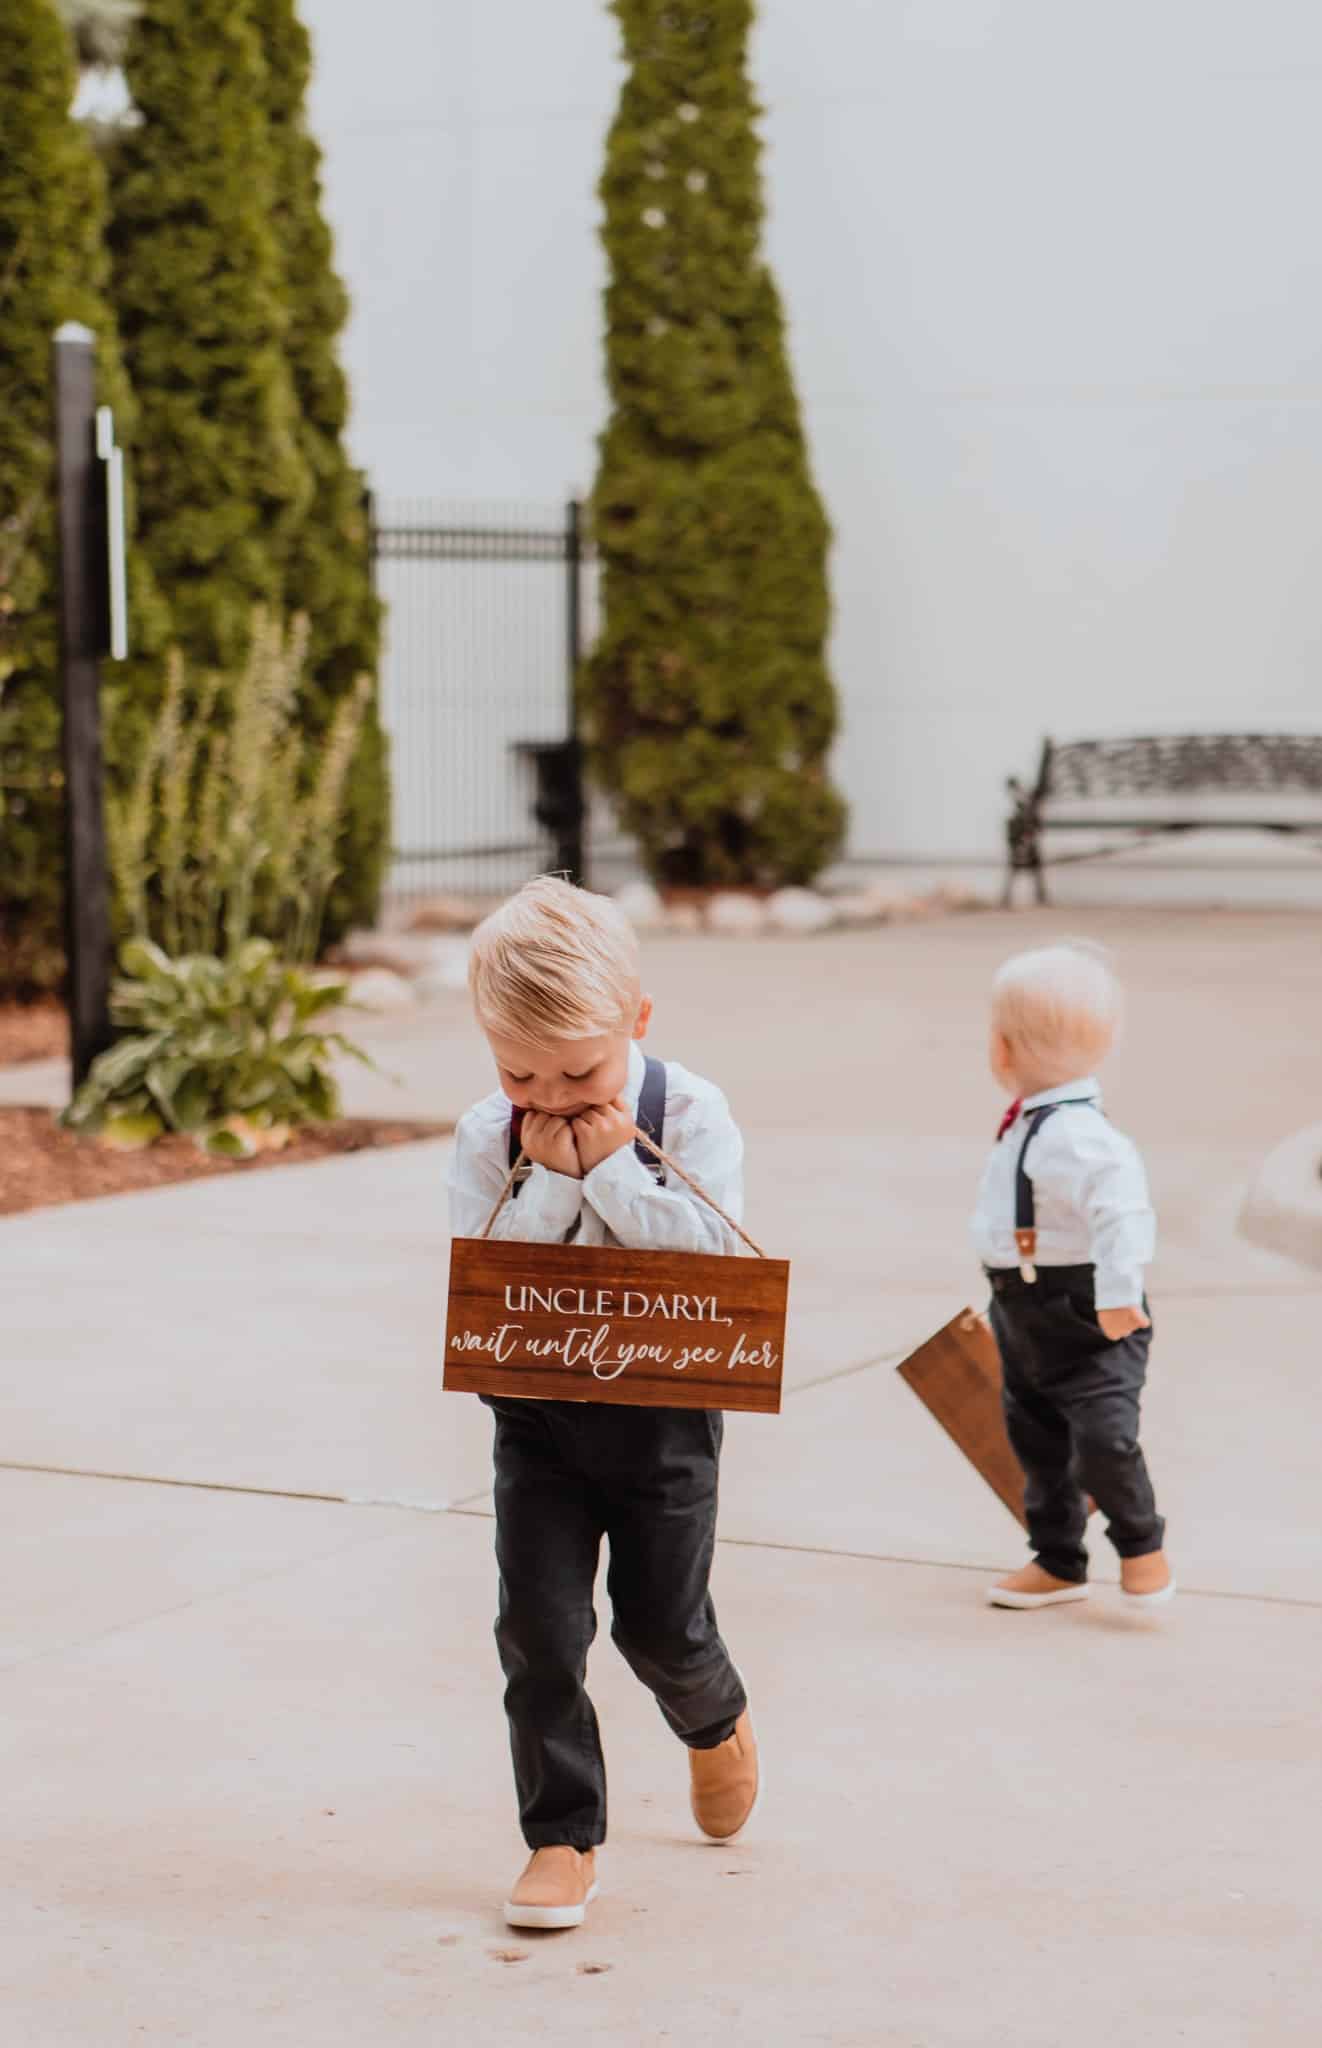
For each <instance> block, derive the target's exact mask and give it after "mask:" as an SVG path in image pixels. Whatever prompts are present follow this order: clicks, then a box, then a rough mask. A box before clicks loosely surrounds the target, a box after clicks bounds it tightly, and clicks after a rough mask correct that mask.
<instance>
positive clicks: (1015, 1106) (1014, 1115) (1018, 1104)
mask: <svg viewBox="0 0 1322 2048" xmlns="http://www.w3.org/2000/svg"><path fill="white" fill-rule="evenodd" d="M1023 1106H1024V1098H1023V1096H1022V1095H1021V1096H1019V1098H1018V1099H1017V1101H1014V1102H1012V1103H1011V1104H1010V1107H1009V1108H1008V1109H1007V1110H1006V1112H1005V1115H1004V1116H1003V1117H1002V1118H1001V1128H1000V1130H999V1131H998V1132H997V1133H996V1142H997V1144H998V1145H999V1144H1000V1142H1001V1139H1002V1138H1003V1137H1004V1136H1005V1134H1006V1132H1007V1131H1012V1130H1013V1129H1014V1127H1015V1125H1016V1123H1017V1122H1018V1121H1019V1112H1020V1110H1021V1109H1022V1108H1023Z"/></svg>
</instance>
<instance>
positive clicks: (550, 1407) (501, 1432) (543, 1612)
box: [487, 1400, 747, 1849]
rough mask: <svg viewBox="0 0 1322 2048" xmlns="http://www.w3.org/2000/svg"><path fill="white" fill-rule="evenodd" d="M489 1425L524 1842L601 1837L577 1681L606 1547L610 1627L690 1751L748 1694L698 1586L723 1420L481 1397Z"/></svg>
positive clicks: (584, 1702) (593, 1753)
mask: <svg viewBox="0 0 1322 2048" xmlns="http://www.w3.org/2000/svg"><path fill="white" fill-rule="evenodd" d="M487 1406H488V1407H490V1408H491V1409H493V1411H494V1413H495V1418H496V1436H495V1468H496V1558H497V1562H498V1564H499V1566H500V1613H499V1618H498V1620H497V1622H496V1642H497V1645H498V1647H499V1650H500V1661H501V1667H502V1669H503V1671H504V1673H505V1711H506V1713H507V1715H508V1716H509V1724H510V1749H511V1753H512V1755H513V1759H514V1778H515V1784H516V1787H517V1790H518V1798H519V1819H520V1821H521V1823H522V1826H523V1833H524V1839H525V1840H526V1841H527V1843H528V1846H529V1847H530V1848H533V1849H537V1848H546V1847H549V1846H551V1845H553V1844H555V1843H561V1842H567V1843H569V1844H571V1845H572V1846H573V1847H574V1848H576V1849H591V1848H594V1847H595V1846H596V1845H597V1843H599V1842H603V1841H604V1840H605V1838H606V1771H605V1765H604V1762H603V1759H602V1753H601V1738H600V1735H599V1733H598V1729H597V1717H596V1713H595V1712H594V1710H593V1706H592V1702H591V1700H590V1699H589V1698H588V1695H587V1692H586V1690H585V1688H584V1683H583V1681H584V1674H585V1671H586V1666H587V1654H588V1649H589V1646H590V1644H591V1642H592V1640H593V1637H594V1636H595V1635H596V1632H597V1616H596V1611H595V1609H594V1607H593V1600H592V1589H593V1582H594V1580H595V1578H596V1572H597V1559H598V1555H599V1553H600V1548H601V1539H602V1537H603V1536H605V1537H607V1538H608V1539H609V1542H610V1567H609V1571H608V1576H607V1587H608V1590H609V1593H610V1600H611V1609H612V1616H613V1618H612V1622H611V1635H612V1637H613V1638H614V1641H615V1645H616V1648H617V1649H619V1650H620V1651H621V1653H622V1654H623V1656H624V1657H625V1659H626V1660H627V1662H628V1663H629V1665H630V1666H631V1667H632V1669H633V1671H634V1672H635V1673H636V1675H637V1676H638V1677H639V1678H641V1680H642V1681H643V1684H644V1685H646V1686H647V1687H649V1688H650V1690H651V1691H652V1693H653V1694H654V1695H655V1697H656V1700H657V1704H658V1705H659V1707H660V1709H661V1712H662V1714H663V1715H664V1716H665V1718H666V1720H667V1722H668V1723H669V1725H670V1727H671V1728H672V1729H673V1730H674V1732H675V1734H676V1735H678V1736H679V1737H680V1738H681V1740H682V1741H684V1742H686V1743H687V1744H688V1745H689V1746H690V1748H693V1749H707V1748H712V1747H714V1746H715V1745H716V1744H717V1743H718V1742H724V1741H725V1739H726V1737H727V1736H728V1735H730V1734H731V1732H732V1731H733V1728H734V1724H735V1722H736V1721H737V1720H738V1718H739V1716H740V1714H741V1713H742V1712H743V1710H744V1707H745V1706H746V1705H747V1701H746V1698H745V1695H744V1688H743V1686H742V1684H741V1683H740V1679H739V1674H738V1672H737V1671H736V1670H735V1668H734V1666H733V1664H732V1663H731V1662H730V1657H729V1653H728V1651H727V1650H726V1647H725V1644H724V1643H723V1642H722V1641H721V1637H720V1633H719V1631H718V1629H717V1626H716V1612H715V1609H714V1608H713V1606H712V1600H711V1594H710V1592H709V1591H708V1578H709V1576H710V1572H711V1561H712V1550H713V1547H714V1544H715V1539H716V1497H717V1474H718V1467H719V1463H720V1447H721V1436H722V1431H723V1427H724V1420H725V1418H724V1417H723V1416H722V1415H721V1414H719V1413H717V1412H714V1411H713V1412H706V1411H703V1410H700V1409H687V1408H671V1409H667V1408H625V1407H618V1408H617V1407H607V1406H605V1405H604V1404H601V1403H596V1402H589V1401H503V1400H500V1401H497V1400H488V1401H487Z"/></svg>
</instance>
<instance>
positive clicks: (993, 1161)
mask: <svg viewBox="0 0 1322 2048" xmlns="http://www.w3.org/2000/svg"><path fill="white" fill-rule="evenodd" d="M1101 1093H1102V1091H1101V1088H1100V1086H1099V1084H1098V1083H1097V1082H1096V1081H1095V1080H1093V1079H1092V1078H1091V1077H1090V1078H1089V1079H1087V1080H1084V1081H1071V1082H1068V1083H1067V1084H1066V1085H1065V1086H1064V1087H1063V1088H1047V1089H1044V1091H1043V1092H1042V1094H1041V1095H1030V1096H1029V1097H1028V1099H1027V1101H1026V1102H1025V1103H1024V1104H1023V1107H1022V1108H1021V1110H1020V1112H1019V1116H1018V1119H1017V1120H1016V1122H1015V1123H1014V1124H1012V1125H1011V1127H1010V1129H1009V1130H1008V1131H1007V1132H1006V1134H1005V1136H1004V1137H1003V1138H1002V1139H1001V1140H1000V1142H999V1143H998V1145H997V1146H996V1148H995V1150H994V1151H993V1153H992V1155H991V1157H990V1159H989V1160H988V1161H987V1166H986V1170H985V1172H984V1173H983V1176H982V1186H981V1188H980V1189H979V1191H978V1206H977V1208H976V1210H975V1211H974V1215H973V1242H974V1246H975V1248H976V1250H977V1254H978V1257H979V1258H980V1259H981V1260H982V1263H983V1265H984V1266H991V1267H993V1268H997V1267H999V1268H1005V1267H1009V1266H1017V1265H1018V1263H1019V1253H1018V1251H1017V1249H1016V1247H1015V1241H1014V1195H1015V1171H1016V1168H1017V1167H1018V1164H1019V1154H1020V1151H1021V1149H1022V1147H1023V1142H1024V1136H1025V1131H1026V1125H1025V1122H1024V1118H1025V1116H1026V1114H1027V1112H1028V1111H1029V1110H1030V1109H1040V1108H1041V1107H1042V1105H1043V1104H1044V1103H1047V1102H1068V1103H1071V1104H1073V1103H1076V1102H1080V1103H1081V1106H1080V1107H1078V1108H1074V1107H1071V1108H1068V1109H1058V1110H1057V1111H1056V1112H1055V1114H1054V1116H1050V1117H1048V1118H1047V1120H1046V1122H1045V1123H1043V1124H1042V1125H1041V1126H1040V1127H1039V1128H1038V1130H1037V1131H1036V1132H1035V1134H1034V1137H1033V1142H1032V1144H1031V1145H1030V1146H1029V1148H1028V1157H1027V1159H1026V1160H1025V1162H1024V1170H1025V1172H1026V1173H1027V1175H1028V1178H1029V1180H1030V1181H1031V1182H1032V1184H1033V1201H1034V1205H1035V1207H1036V1210H1037V1252H1036V1254H1035V1258H1034V1263H1035V1264H1036V1265H1039V1266H1088V1265H1091V1266H1095V1267H1096V1269H1097V1270H1096V1289H1097V1292H1096V1303H1097V1306H1098V1308H1131V1307H1135V1306H1136V1305H1137V1304H1138V1303H1139V1302H1141V1301H1142V1299H1143V1269H1144V1267H1145V1266H1147V1265H1148V1264H1149V1263H1150V1261H1151V1259H1152V1255H1153V1252H1154V1250H1155V1248H1156V1218H1155V1217H1154V1215H1153V1213H1152V1204H1151V1202H1150V1201H1149V1199H1148V1183H1147V1175H1146V1174H1145V1173H1144V1171H1143V1161H1142V1159H1141V1158H1140V1156H1139V1153H1138V1148H1137V1147H1136V1146H1135V1145H1134V1144H1133V1143H1132V1142H1131V1140H1130V1139H1128V1138H1126V1137H1125V1136H1124V1135H1123V1133H1122V1132H1120V1131H1117V1130H1116V1129H1115V1127H1114V1125H1112V1124H1109V1123H1108V1122H1107V1120H1106V1118H1105V1117H1104V1116H1103V1115H1101V1113H1100V1111H1101ZM1089 1103H1096V1105H1097V1107H1096V1108H1089V1107H1087V1104H1089Z"/></svg>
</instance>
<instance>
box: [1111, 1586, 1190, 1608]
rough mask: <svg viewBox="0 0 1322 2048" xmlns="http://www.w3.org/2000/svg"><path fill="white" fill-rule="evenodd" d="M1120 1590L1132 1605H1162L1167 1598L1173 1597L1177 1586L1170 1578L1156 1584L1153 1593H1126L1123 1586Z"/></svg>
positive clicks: (1171, 1598)
mask: <svg viewBox="0 0 1322 2048" xmlns="http://www.w3.org/2000/svg"><path fill="white" fill-rule="evenodd" d="M1120 1591H1121V1592H1122V1593H1124V1595H1125V1598H1126V1600H1128V1601H1129V1602H1130V1604H1131V1605H1132V1606H1134V1607H1164V1606H1165V1605H1166V1602H1167V1601H1168V1600H1173V1599H1174V1598H1175V1594H1176V1591H1177V1588H1176V1584H1175V1581H1174V1579H1171V1580H1169V1581H1168V1583H1167V1584H1166V1585H1164V1586H1158V1588H1157V1590H1156V1592H1155V1593H1128V1592H1125V1588H1124V1587H1123V1586H1122V1587H1121V1588H1120Z"/></svg>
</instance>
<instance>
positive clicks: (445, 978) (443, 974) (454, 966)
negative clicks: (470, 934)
mask: <svg viewBox="0 0 1322 2048" xmlns="http://www.w3.org/2000/svg"><path fill="white" fill-rule="evenodd" d="M467 986H468V941H467V940H466V939H435V940H433V941H432V959H431V963H430V965H429V966H427V967H425V968H424V969H423V971H422V973H421V974H420V975H418V977H417V979H416V980H415V981H414V984H413V992H414V994H415V995H416V996H417V998H418V1000H419V1002H423V1003H428V1002H434V1001H435V1000H436V998H437V997H438V996H446V995H453V994H454V992H455V991H456V990H457V989H466V988H467Z"/></svg>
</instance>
